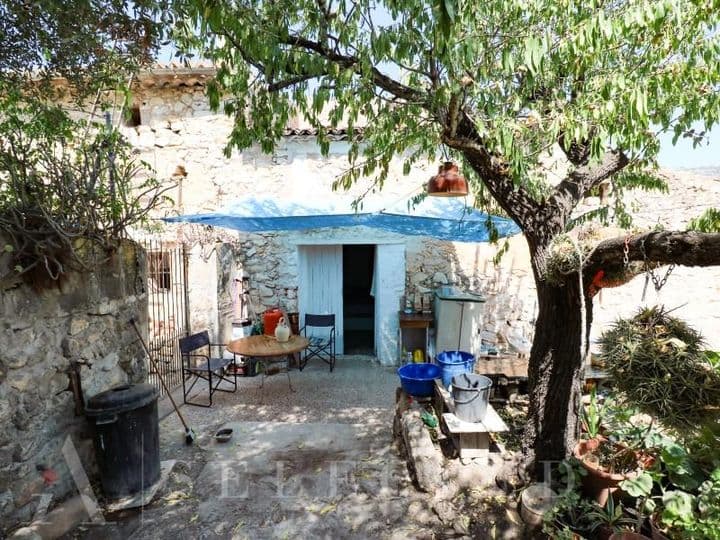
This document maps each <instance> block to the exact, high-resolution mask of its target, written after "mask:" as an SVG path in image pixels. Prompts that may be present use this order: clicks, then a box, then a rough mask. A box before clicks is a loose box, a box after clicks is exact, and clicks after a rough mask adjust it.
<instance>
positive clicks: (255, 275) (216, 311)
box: [123, 67, 534, 364]
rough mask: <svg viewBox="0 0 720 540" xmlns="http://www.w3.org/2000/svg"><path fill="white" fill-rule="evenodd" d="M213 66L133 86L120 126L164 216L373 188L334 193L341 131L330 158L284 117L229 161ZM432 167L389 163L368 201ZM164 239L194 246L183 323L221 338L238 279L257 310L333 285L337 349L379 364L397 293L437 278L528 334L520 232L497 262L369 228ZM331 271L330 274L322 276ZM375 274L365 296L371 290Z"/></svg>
mask: <svg viewBox="0 0 720 540" xmlns="http://www.w3.org/2000/svg"><path fill="white" fill-rule="evenodd" d="M212 73H213V71H212V69H211V68H193V69H184V68H172V67H163V68H158V69H155V70H153V71H151V72H147V73H145V74H143V75H142V76H140V78H139V81H138V84H137V86H136V88H135V89H134V93H133V105H132V115H131V117H130V121H128V122H126V124H127V125H125V126H124V127H123V131H124V133H125V134H126V136H127V137H128V139H129V140H130V141H131V143H132V144H133V145H135V146H136V147H137V149H138V151H139V155H140V157H141V158H142V159H143V160H145V161H147V162H148V163H150V164H151V165H152V166H153V167H154V168H155V169H156V171H157V173H158V175H159V176H160V177H161V178H163V179H167V181H168V182H175V183H176V184H177V185H176V187H175V188H174V189H173V191H172V192H171V193H170V196H171V197H172V198H173V199H174V201H175V205H174V208H172V209H170V210H169V211H168V212H167V214H168V215H173V214H195V213H204V212H212V211H215V210H217V209H219V208H222V207H223V206H226V205H227V204H229V203H232V202H233V201H235V200H237V199H241V198H245V197H248V196H249V195H261V196H263V197H265V198H278V199H280V200H305V201H308V202H309V203H312V202H313V201H322V200H324V199H326V198H340V197H343V198H348V197H350V198H352V197H357V196H359V195H361V194H362V193H364V192H365V191H367V190H368V189H370V190H372V189H371V187H370V181H363V182H360V183H358V185H355V186H353V187H352V188H351V189H350V190H349V192H348V193H340V194H338V193H337V192H336V191H334V190H333V187H332V186H333V182H334V181H335V180H336V179H337V178H338V177H339V176H340V175H341V174H342V172H343V171H344V170H346V169H347V167H348V162H347V159H346V154H347V148H348V142H347V133H346V132H345V130H342V129H339V130H335V131H334V132H332V133H331V139H332V142H331V143H330V152H329V155H328V156H327V157H324V156H322V155H321V154H320V151H319V148H318V147H317V145H316V144H315V133H314V132H313V131H312V130H311V129H309V128H308V126H306V125H304V124H303V123H302V121H300V120H291V121H290V122H289V124H288V127H287V129H286V131H285V134H284V137H283V139H282V141H281V142H280V144H279V145H278V148H277V150H276V151H275V152H274V154H273V155H267V154H263V153H262V152H261V150H260V148H259V147H252V148H250V149H247V150H245V151H243V152H237V151H234V152H233V153H232V154H231V155H230V157H227V156H226V155H225V154H224V153H223V149H224V146H225V144H226V142H227V138H228V134H229V132H230V129H231V120H230V119H229V118H227V117H225V116H224V115H222V114H215V113H213V112H211V111H210V109H209V106H208V104H207V100H206V99H205V97H204V85H205V81H207V79H208V78H209V77H211V76H212ZM436 170H437V164H436V163H426V164H422V165H420V166H417V167H414V168H413V170H412V171H411V173H410V174H409V175H407V176H404V175H403V174H402V162H401V160H397V161H396V162H395V163H393V165H392V167H391V172H390V178H389V179H388V181H387V182H386V183H385V185H384V186H383V188H382V190H381V191H380V193H379V195H378V194H375V195H374V196H375V198H382V199H383V200H386V201H388V204H389V205H390V204H393V203H398V202H400V203H402V201H405V200H409V199H410V197H412V196H414V195H417V194H418V193H420V192H421V191H422V189H423V187H424V185H425V184H426V182H427V180H428V179H429V178H430V176H432V175H433V174H435V171H436ZM164 236H165V238H166V239H172V240H177V241H184V242H188V243H190V244H191V245H193V248H192V249H191V260H190V265H189V277H188V284H189V296H190V308H191V309H190V311H191V315H190V316H191V322H192V327H193V328H195V329H197V328H210V329H211V330H212V331H213V332H214V333H216V334H218V335H219V337H220V339H227V338H229V337H230V335H231V333H232V323H233V320H234V319H237V318H238V317H239V316H240V314H239V303H240V302H239V298H238V296H237V294H238V287H237V286H236V284H237V283H240V282H239V281H236V280H240V279H242V278H246V281H245V283H246V284H247V286H248V287H249V291H248V292H249V295H248V296H246V299H247V300H249V304H250V305H251V306H252V310H253V311H254V312H256V313H260V312H262V311H263V310H265V309H266V308H270V307H274V306H279V307H281V308H283V309H286V310H287V311H291V312H292V311H297V312H300V313H301V314H302V313H304V312H305V311H308V306H310V305H312V302H313V299H312V298H311V297H315V296H317V295H318V294H319V293H318V292H309V291H310V286H309V283H310V282H311V281H317V280H320V281H321V282H326V281H327V280H331V281H332V280H335V281H332V282H333V283H335V285H336V286H335V289H336V292H335V293H334V295H333V297H332V298H330V299H327V302H329V304H328V305H327V306H324V307H325V311H332V312H335V313H337V315H338V318H339V319H340V320H343V323H342V324H340V321H339V322H338V326H339V328H338V332H339V339H338V345H339V351H343V352H344V351H345V343H344V341H346V339H343V338H345V337H346V336H347V341H348V343H347V345H348V346H347V349H348V352H353V351H361V350H362V351H363V352H367V353H374V354H375V355H376V356H377V357H378V358H379V360H380V361H381V362H382V363H384V364H392V363H395V362H396V361H397V356H398V351H399V349H400V346H399V345H398V316H397V313H398V310H399V309H400V304H401V297H406V298H407V297H410V298H411V299H414V298H417V299H418V300H419V298H420V296H421V295H423V294H426V295H427V294H429V293H432V291H434V290H435V288H436V287H438V286H441V285H453V286H456V287H457V288H459V289H462V290H470V291H476V292H481V293H483V294H485V295H486V296H487V298H488V302H487V303H486V304H485V308H486V310H485V312H486V313H485V319H484V321H482V324H483V328H482V329H484V330H486V331H487V332H488V335H489V334H493V335H494V334H496V333H497V332H498V331H502V330H504V327H506V326H507V325H506V320H507V319H510V320H512V321H521V323H518V324H521V325H522V326H523V331H525V332H527V331H529V329H530V325H529V324H526V323H528V322H529V321H530V320H531V319H532V316H533V313H532V311H533V305H534V304H533V302H534V299H533V291H532V283H531V282H532V280H531V279H530V278H529V275H528V270H527V269H528V265H527V261H526V257H527V255H526V248H525V245H524V241H523V240H522V238H511V239H510V240H509V243H510V252H509V253H508V254H507V255H506V256H505V258H504V261H503V264H502V265H501V266H499V267H495V266H494V265H493V264H492V262H491V261H492V258H493V257H494V256H495V254H496V253H497V250H498V246H492V245H489V244H469V243H462V242H449V241H440V240H435V239H432V238H429V237H420V236H412V237H410V236H404V235H399V234H394V233H388V232H384V231H380V230H377V229H372V228H368V227H346V228H333V229H314V230H307V231H288V232H273V233H261V234H248V233H238V232H236V231H231V230H222V229H215V230H213V231H207V230H204V229H203V228H202V227H200V226H197V225H166V226H165V232H164ZM201 243H202V244H203V246H204V247H203V246H201V245H200V244H201ZM328 268H336V269H337V272H335V273H329V274H324V273H323V272H321V270H322V271H324V270H327V269H328ZM318 272H319V273H318ZM316 273H317V275H316ZM331 281H327V283H330V282H331ZM373 281H375V283H376V287H377V290H376V292H377V294H376V295H375V296H374V297H373V296H371V295H370V294H369V291H370V288H371V285H372V283H373ZM324 292H326V291H324ZM508 292H510V293H511V294H506V293H508ZM480 330H481V329H480V328H478V332H479V331H480ZM360 342H362V343H360Z"/></svg>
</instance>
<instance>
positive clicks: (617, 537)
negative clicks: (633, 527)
mask: <svg viewBox="0 0 720 540" xmlns="http://www.w3.org/2000/svg"><path fill="white" fill-rule="evenodd" d="M609 540H650V539H649V538H648V537H647V536H644V535H642V534H640V533H636V532H633V531H622V532H616V533H613V534H612V536H610V538H609Z"/></svg>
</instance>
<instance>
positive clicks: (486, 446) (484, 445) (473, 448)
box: [456, 433, 490, 459]
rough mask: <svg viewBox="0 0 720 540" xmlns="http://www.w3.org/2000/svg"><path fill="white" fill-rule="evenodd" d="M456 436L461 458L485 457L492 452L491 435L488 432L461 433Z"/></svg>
mask: <svg viewBox="0 0 720 540" xmlns="http://www.w3.org/2000/svg"><path fill="white" fill-rule="evenodd" d="M456 437H457V439H456V447H457V449H458V451H459V453H460V459H472V458H483V457H487V455H488V454H489V452H490V437H489V435H488V434H487V433H460V434H458V435H456Z"/></svg>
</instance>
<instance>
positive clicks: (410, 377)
mask: <svg viewBox="0 0 720 540" xmlns="http://www.w3.org/2000/svg"><path fill="white" fill-rule="evenodd" d="M397 373H398V376H399V377H400V384H401V385H402V388H403V390H405V392H406V393H407V394H410V395H411V396H415V397H430V396H432V395H433V393H434V392H435V387H434V384H435V383H434V381H435V379H438V378H440V368H439V367H438V366H436V365H435V364H428V363H423V364H407V365H404V366H403V367H401V368H400V369H398V370H397Z"/></svg>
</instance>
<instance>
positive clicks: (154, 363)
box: [130, 319, 188, 431]
mask: <svg viewBox="0 0 720 540" xmlns="http://www.w3.org/2000/svg"><path fill="white" fill-rule="evenodd" d="M130 324H132V327H133V328H134V329H135V333H136V334H137V336H138V338H139V339H140V343H141V344H142V347H143V350H144V351H145V354H146V355H147V357H148V358H149V359H150V362H152V365H153V367H154V368H155V372H156V373H157V376H158V379H160V384H162V387H163V389H164V390H165V394H166V395H167V397H169V398H170V403H172V406H173V409H175V412H176V413H177V415H178V417H179V418H180V422H182V425H183V427H184V428H185V430H186V431H187V429H188V426H187V424H186V423H185V419H184V418H183V415H182V413H180V409H178V406H177V405H176V404H175V400H174V399H173V397H172V392H170V390H168V387H167V385H166V384H165V380H164V379H163V378H162V375H160V369H158V364H157V362H156V361H155V359H154V358H153V357H152V355H151V354H150V351H149V350H148V348H147V345H146V344H145V340H144V339H143V337H142V334H140V330H139V329H138V327H137V324H135V319H130Z"/></svg>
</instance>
